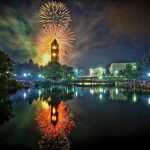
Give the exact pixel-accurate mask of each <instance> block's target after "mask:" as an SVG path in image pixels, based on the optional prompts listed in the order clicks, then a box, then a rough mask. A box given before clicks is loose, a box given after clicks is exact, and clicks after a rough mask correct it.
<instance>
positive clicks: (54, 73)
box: [42, 62, 62, 81]
mask: <svg viewBox="0 0 150 150" xmlns="http://www.w3.org/2000/svg"><path fill="white" fill-rule="evenodd" d="M42 73H43V75H44V77H45V78H46V79H48V80H55V81H56V80H61V79H62V69H61V64H60V63H57V62H53V63H49V64H48V65H47V66H45V67H43V68H42Z"/></svg>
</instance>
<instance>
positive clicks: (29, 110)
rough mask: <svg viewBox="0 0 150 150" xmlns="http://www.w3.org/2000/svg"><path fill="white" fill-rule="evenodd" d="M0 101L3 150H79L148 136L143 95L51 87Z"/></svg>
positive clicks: (147, 97) (149, 99)
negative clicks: (17, 149)
mask: <svg viewBox="0 0 150 150" xmlns="http://www.w3.org/2000/svg"><path fill="white" fill-rule="evenodd" d="M0 96H1V97H0V117H1V120H0V144H1V145H2V146H5V147H10V148H18V147H19V148H24V149H77V147H83V148H84V146H87V145H96V144H97V145H98V143H99V142H103V141H105V142H107V141H113V140H114V139H117V140H118V139H122V140H124V139H126V140H127V139H128V140H130V139H134V138H136V137H137V138H138V139H140V138H142V137H145V135H146V136H149V133H150V94H149V93H146V92H140V91H139V92H135V91H132V90H129V89H128V90H127V89H121V88H116V87H86V88H85V87H65V86H60V87H56V86H52V87H49V88H38V89H23V90H20V91H18V92H17V93H15V94H13V95H12V94H9V95H8V93H5V92H1V94H0ZM149 137H150V136H149Z"/></svg>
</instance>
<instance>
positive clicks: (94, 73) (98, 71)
mask: <svg viewBox="0 0 150 150" xmlns="http://www.w3.org/2000/svg"><path fill="white" fill-rule="evenodd" d="M105 73H106V69H104V68H101V67H100V68H91V69H89V74H90V77H101V76H103V75H104V74H105Z"/></svg>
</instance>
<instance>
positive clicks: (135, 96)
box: [132, 93, 137, 102]
mask: <svg viewBox="0 0 150 150" xmlns="http://www.w3.org/2000/svg"><path fill="white" fill-rule="evenodd" d="M132 99H133V102H136V101H137V95H136V94H135V93H134V94H133V97H132Z"/></svg>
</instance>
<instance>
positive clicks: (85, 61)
mask: <svg viewBox="0 0 150 150" xmlns="http://www.w3.org/2000/svg"><path fill="white" fill-rule="evenodd" d="M45 1H46V0H24V2H23V0H1V1H0V8H1V10H0V12H1V13H0V14H1V17H0V19H1V20H0V49H2V50H3V51H5V52H7V53H8V54H9V55H11V57H12V58H13V59H15V60H27V59H29V58H33V57H34V55H35V53H36V52H35V50H34V48H33V47H32V40H33V38H34V35H35V33H36V18H35V14H36V12H37V10H38V8H39V7H40V6H41V5H42V3H44V2H45ZM61 1H62V0H61ZM63 2H64V3H65V4H66V5H67V7H68V9H69V10H70V12H71V17H72V23H71V27H72V30H73V31H74V33H75V35H76V41H75V43H74V48H73V50H72V52H71V54H69V55H68V58H67V59H66V63H67V64H69V65H73V66H75V67H79V68H91V67H98V66H108V65H109V64H110V63H112V62H127V61H129V62H136V61H138V60H140V59H141V58H142V57H143V55H144V54H146V53H147V52H148V51H149V50H150V42H149V41H150V15H149V14H150V9H149V6H150V2H148V1H146V0H141V1H138V0H136V1H135V0H130V1H129V0H124V1H121V0H118V1H117V0H99V1H98V0H97V1H96V0H95V1H94V0H86V1H85V0H63ZM11 24H12V25H11Z"/></svg>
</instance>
